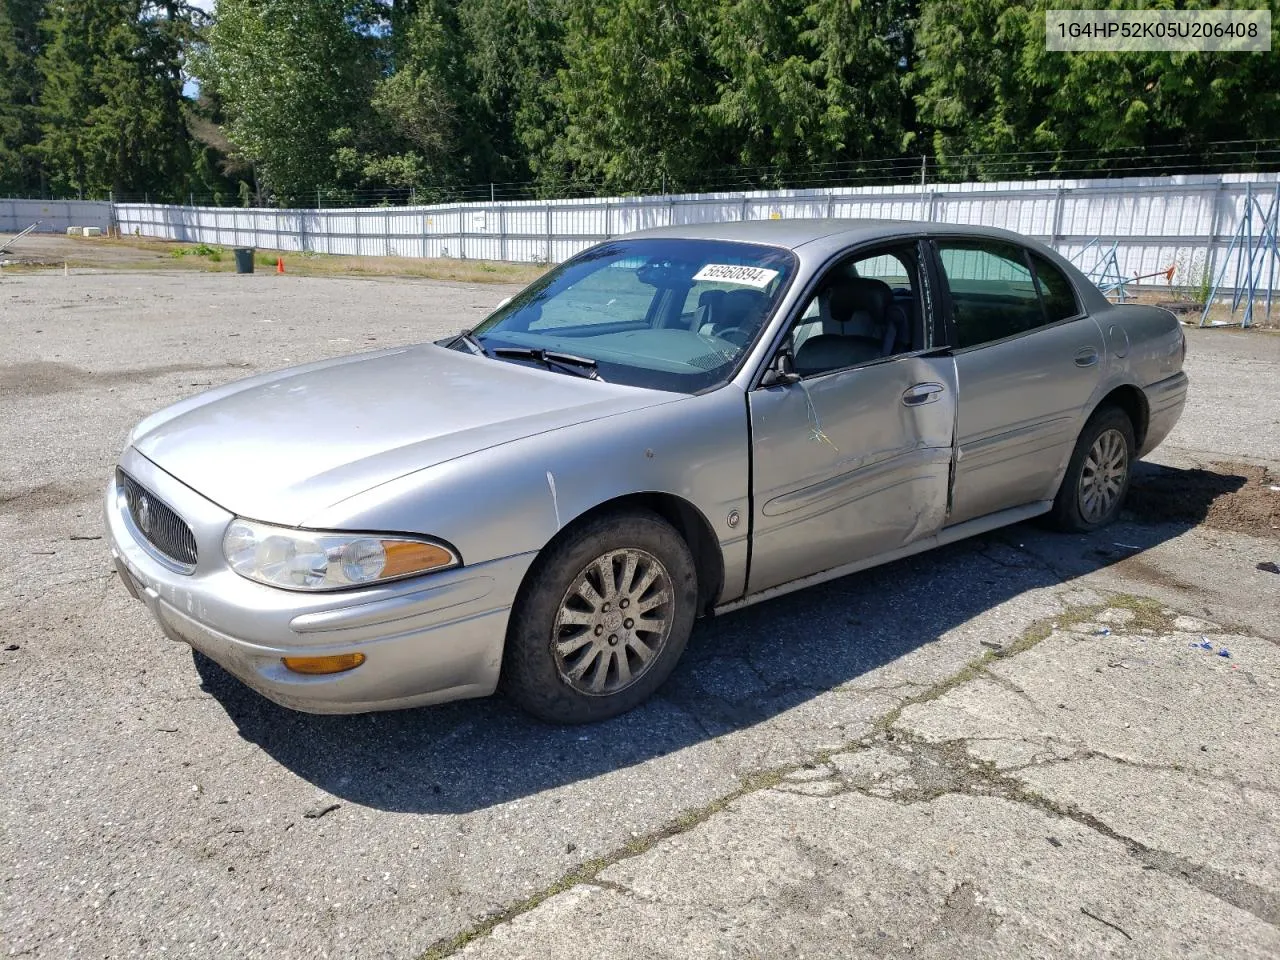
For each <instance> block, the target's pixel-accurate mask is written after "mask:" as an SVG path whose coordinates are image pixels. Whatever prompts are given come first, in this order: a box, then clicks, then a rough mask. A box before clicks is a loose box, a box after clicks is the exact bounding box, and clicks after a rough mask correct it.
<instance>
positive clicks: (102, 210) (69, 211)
mask: <svg viewBox="0 0 1280 960" xmlns="http://www.w3.org/2000/svg"><path fill="white" fill-rule="evenodd" d="M37 221H39V223H40V225H39V226H38V227H36V232H37V233H66V232H67V227H97V228H99V229H100V230H101V231H102V232H103V233H106V232H107V231H108V230H109V229H110V227H111V204H110V203H107V202H98V201H96V200H0V239H8V237H10V236H12V235H13V234H15V233H19V232H20V231H22V230H25V229H27V227H29V226H31V225H32V224H33V223H35V222H37Z"/></svg>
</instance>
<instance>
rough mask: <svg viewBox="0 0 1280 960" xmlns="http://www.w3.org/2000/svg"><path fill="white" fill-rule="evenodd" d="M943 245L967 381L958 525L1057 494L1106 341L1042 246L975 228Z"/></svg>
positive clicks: (951, 329) (960, 370) (955, 506)
mask: <svg viewBox="0 0 1280 960" xmlns="http://www.w3.org/2000/svg"><path fill="white" fill-rule="evenodd" d="M936 252H937V256H938V262H939V267H940V270H939V273H940V275H941V277H942V280H943V283H944V287H945V301H946V307H947V312H948V324H947V329H948V337H949V341H950V343H951V344H952V345H953V347H954V349H955V362H956V371H957V376H958V379H959V384H960V404H959V416H958V419H957V422H956V435H957V443H956V466H955V486H954V490H953V493H952V508H951V514H950V517H949V518H948V524H954V523H962V522H963V521H965V520H971V519H974V518H976V517H980V516H983V515H985V514H988V513H993V512H995V511H997V510H1003V509H1007V508H1010V507H1017V506H1021V505H1023V504H1027V503H1031V502H1033V501H1037V500H1047V499H1051V498H1052V497H1053V496H1054V494H1055V493H1056V491H1055V489H1054V486H1055V484H1056V482H1057V478H1058V477H1059V476H1060V475H1061V473H1062V470H1063V468H1064V467H1065V466H1066V463H1067V460H1068V458H1069V457H1070V456H1071V450H1072V448H1073V446H1074V445H1075V441H1076V436H1077V434H1078V432H1079V429H1080V423H1081V420H1082V418H1083V415H1084V413H1085V407H1086V405H1087V404H1088V402H1089V400H1090V398H1091V397H1092V396H1093V393H1094V388H1095V387H1096V386H1097V384H1098V380H1099V377H1100V376H1101V370H1102V367H1103V366H1104V364H1103V360H1104V353H1105V343H1104V339H1103V336H1102V331H1101V330H1100V329H1099V327H1098V325H1097V323H1095V322H1094V321H1093V319H1092V318H1090V317H1088V316H1086V315H1084V314H1083V312H1082V311H1081V308H1080V305H1079V301H1078V298H1077V297H1076V296H1075V293H1074V291H1073V290H1072V288H1071V285H1070V283H1069V281H1068V280H1067V279H1066V277H1065V276H1064V275H1063V273H1062V272H1061V271H1060V270H1058V268H1057V267H1055V266H1054V265H1053V264H1052V263H1051V262H1049V260H1048V259H1047V258H1045V257H1044V256H1042V255H1041V254H1039V253H1036V252H1033V251H1031V250H1029V249H1027V248H1025V247H1022V246H1021V245H1018V244H1014V243H1009V242H1007V241H1003V240H985V239H975V238H973V237H961V238H945V237H943V238H938V239H937V241H936Z"/></svg>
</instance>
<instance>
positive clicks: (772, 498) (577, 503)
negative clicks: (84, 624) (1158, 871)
mask: <svg viewBox="0 0 1280 960" xmlns="http://www.w3.org/2000/svg"><path fill="white" fill-rule="evenodd" d="M1185 350H1186V346H1185V341H1184V338H1183V335H1182V331H1181V327H1180V326H1179V325H1178V323H1177V322H1176V320H1175V319H1174V318H1173V316H1172V315H1171V314H1169V313H1168V312H1166V311H1164V310H1160V309H1156V308H1152V307H1145V306H1135V305H1125V306H1117V305H1113V304H1111V303H1109V302H1108V301H1107V300H1106V299H1105V298H1104V297H1103V296H1102V295H1101V294H1100V293H1099V292H1098V290H1097V289H1096V288H1095V287H1094V286H1093V285H1092V284H1090V283H1089V281H1088V280H1087V279H1085V278H1084V277H1083V276H1082V275H1081V274H1080V273H1079V272H1078V271H1077V270H1076V269H1074V268H1073V267H1072V266H1071V265H1070V264H1069V263H1067V262H1066V261H1064V260H1063V259H1062V258H1061V257H1060V256H1058V255H1057V254H1056V253H1054V252H1053V251H1052V250H1050V249H1048V248H1047V247H1045V246H1043V245H1041V244H1039V243H1036V242H1033V241H1030V240H1027V239H1024V238H1021V237H1019V236H1017V235H1015V234H1011V233H1008V232H1005V231H1001V230H994V229H986V228H973V227H958V226H949V225H942V224H924V223H901V222H877V221H831V220H813V221H767V222H759V223H726V224H707V225H702V226H697V227H682V228H670V229H661V230H654V231H649V232H646V233H641V234H636V235H633V236H630V237H626V238H622V239H618V240H610V241H608V242H605V243H602V244H599V245H597V246H595V247H593V248H592V249H590V250H587V251H586V252H584V253H582V254H580V255H578V256H576V257H574V258H573V259H572V260H569V261H568V262H566V263H564V264H562V265H561V266H559V267H557V268H555V269H554V270H551V271H550V272H548V273H547V274H546V275H545V276H543V277H542V278H541V279H539V280H537V281H536V282H534V283H533V284H532V285H531V286H529V287H528V288H527V289H526V290H524V291H523V292H522V293H520V294H519V295H518V296H516V297H515V298H513V299H512V300H511V301H509V302H507V303H505V304H504V305H503V306H501V307H500V308H499V309H498V310H497V311H496V312H494V313H493V314H492V315H491V316H490V317H488V318H487V319H486V320H485V321H484V322H483V323H481V324H480V325H479V326H477V327H476V328H474V329H473V330H470V331H468V332H465V333H462V334H459V335H457V336H455V337H452V338H450V339H448V340H445V341H442V342H440V343H436V344H424V345H420V346H414V347H405V348H398V349H393V350H383V351H379V352H374V353H364V354H359V355H357V356H352V357H346V358H343V359H338V360H328V361H324V362H321V363H313V364H309V365H307V366H301V367H295V368H292V369H289V370H284V371H280V372H277V373H271V374H267V375H265V376H258V377H253V378H250V379H248V380H243V381H240V382H238V383H234V384H230V385H228V386H224V387H221V388H218V389H215V390H211V391H209V392H207V393H204V394H201V395H199V396H195V397H192V398H190V399H187V400H184V401H182V402H181V403H178V404H175V405H174V406H171V407H169V408H167V409H165V410H162V411H160V412H159V413H156V414H154V415H153V416H151V417H149V418H147V419H146V420H144V421H143V422H142V423H140V424H138V426H137V427H136V428H135V429H134V430H133V432H132V433H131V435H130V436H129V439H128V444H127V445H126V447H125V450H124V453H123V454H122V456H121V458H120V462H119V465H118V467H117V469H116V471H115V475H114V476H113V477H112V479H111V482H110V485H109V487H108V490H107V504H106V506H107V510H106V516H107V531H108V534H109V538H110V543H111V548H112V553H113V554H114V556H115V558H116V563H117V565H118V569H119V572H120V575H121V579H122V581H123V582H124V584H125V585H126V587H127V588H128V589H129V590H130V592H131V593H133V594H134V596H136V597H138V598H139V599H141V600H142V601H143V602H145V603H146V605H147V606H148V607H149V608H150V610H151V612H152V614H153V615H154V616H155V619H156V620H157V622H158V623H159V625H160V627H161V629H162V630H163V631H164V633H165V634H167V635H168V636H169V637H170V638H172V639H174V640H178V641H182V642H184V643H187V644H190V645H191V646H192V647H194V648H195V649H197V650H199V651H202V652H203V653H205V654H206V655H208V656H209V657H211V658H212V659H213V660H215V661H217V662H218V663H219V664H221V665H222V666H223V667H225V668H226V669H227V670H228V671H230V672H231V673H232V674H234V675H235V676H237V677H239V678H240V679H241V680H243V681H244V682H245V683H246V684H248V685H249V686H251V687H253V688H254V689H256V690H258V691H260V692H261V693H262V694H264V695H265V696H267V697H269V698H271V699H272V700H275V701H277V702H278V703H281V704H284V705H286V706H289V707H293V708H296V709H299V710H306V711H312V712H322V713H338V712H358V711H367V710H383V709H391V708H398V707H410V706H417V705H421V704H429V703H437V702H440V701H445V700H452V699H457V698H461V697H478V696H485V695H488V694H490V693H492V692H494V690H495V689H497V688H498V687H499V686H502V687H503V688H504V689H505V691H506V692H507V694H508V695H509V696H510V697H511V698H512V699H514V700H515V701H516V702H517V703H519V704H520V705H522V706H523V707H525V708H526V709H528V710H529V711H531V712H532V713H533V714H535V715H537V716H539V717H541V718H544V719H547V720H552V721H558V722H584V721H592V720H599V719H602V718H605V717H609V716H612V715H615V714H618V713H620V712H622V711H625V710H628V709H630V708H632V707H634V706H635V705H637V704H639V703H640V702H641V701H643V700H644V699H645V698H646V697H648V696H649V695H650V694H652V693H653V692H654V690H655V689H657V688H658V686H659V685H661V684H662V682H663V681H664V680H665V679H666V678H667V676H668V675H669V674H670V673H671V671H672V669H673V668H674V667H675V665H676V662H677V661H678V660H679V659H680V655H681V653H682V652H683V650H684V647H685V643H686V641H687V640H688V638H689V634H690V631H691V630H692V628H693V624H694V621H695V620H696V619H697V618H698V617H700V616H706V615H714V614H716V613H721V612H724V611H727V610H731V609H734V608H737V607H742V606H744V605H746V604H750V603H755V602H757V601H759V600H764V599H767V598H769V597H773V596H777V595H779V594H782V593H786V592H788V591H791V590H796V589H799V588H802V587H805V586H808V585H811V584H815V583H819V582H822V581H824V580H830V579H832V578H834V577H841V576H845V575H848V574H850V573H854V572H856V571H858V570H862V569H864V568H866V567H870V566H873V565H875V564H880V563H885V562H887V561H891V560H895V559H898V558H900V557H905V556H908V555H909V554H913V553H918V552H920V551H922V550H927V549H929V548H930V547H933V546H937V545H939V544H944V543H950V542H953V541H955V540H959V539H961V538H963V537H969V536H973V535H974V534H979V533H982V532H984V531H988V530H991V529H993V528H996V527H1000V526H1003V525H1005V524H1010V523H1016V522H1018V521H1021V520H1026V519H1028V518H1030V517H1034V516H1037V515H1040V514H1046V515H1048V518H1049V519H1050V520H1051V521H1052V522H1053V523H1054V524H1055V525H1056V526H1058V527H1060V528H1063V529H1066V530H1071V531H1089V530H1093V529H1095V528H1098V527H1101V526H1103V525H1104V524H1106V523H1108V522H1110V521H1111V520H1112V519H1114V518H1115V516H1116V514H1117V512H1118V511H1119V510H1120V506H1121V503H1122V502H1123V500H1124V496H1125V492H1126V490H1127V488H1128V484H1129V477H1130V470H1131V467H1132V464H1133V462H1134V460H1135V459H1136V458H1138V457H1141V456H1142V455H1143V454H1145V453H1146V452H1147V451H1149V450H1151V449H1152V448H1153V447H1155V446H1156V444H1158V443H1159V442H1160V441H1161V440H1163V439H1164V437H1165V436H1166V435H1167V434H1168V432H1169V430H1170V429H1171V428H1172V427H1173V425H1174V423H1175V421H1176V420H1177V419H1178V416H1179V414H1180V413H1181V411H1182V407H1183V403H1184V400H1185V397H1186V391H1187V378H1186V376H1185V375H1184V374H1183V372H1182V365H1183V358H1184V355H1185Z"/></svg>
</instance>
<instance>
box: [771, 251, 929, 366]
mask: <svg viewBox="0 0 1280 960" xmlns="http://www.w3.org/2000/svg"><path fill="white" fill-rule="evenodd" d="M920 277H921V271H920V258H919V248H918V246H917V245H916V244H915V243H914V242H910V243H899V244H894V245H893V246H888V247H878V248H875V249H872V250H867V251H862V252H859V253H857V254H854V255H852V256H851V257H849V258H848V259H847V260H844V261H843V262H841V263H838V264H836V265H835V266H834V267H832V268H831V269H830V270H829V271H828V272H827V273H826V274H825V275H824V276H823V277H822V280H821V282H819V284H818V286H817V288H816V289H815V290H814V293H813V295H812V297H810V299H809V301H808V302H807V303H806V304H805V306H804V308H803V309H802V310H801V312H800V319H799V320H797V321H796V322H795V325H794V326H793V327H792V329H791V332H790V339H789V343H788V347H789V349H790V352H791V357H792V362H793V364H794V366H795V371H796V373H798V374H800V376H802V377H814V376H821V375H822V374H824V373H829V372H831V371H833V370H842V369H845V368H847V367H854V366H858V365H859V364H863V363H871V362H874V361H877V360H883V359H885V358H886V357H892V356H896V355H898V354H900V353H908V352H910V351H912V350H918V349H921V348H922V347H923V328H922V325H921V318H922V317H923V315H924V311H923V299H922V297H921V292H922V283H921V279H920Z"/></svg>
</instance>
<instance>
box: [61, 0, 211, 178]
mask: <svg viewBox="0 0 1280 960" xmlns="http://www.w3.org/2000/svg"><path fill="white" fill-rule="evenodd" d="M182 9H183V5H182V4H178V3H171V4H159V5H155V4H149V3H142V2H140V0H52V2H51V3H50V4H49V7H48V12H47V15H46V17H45V20H44V22H43V24H42V30H43V33H44V35H45V44H44V49H43V51H42V53H41V56H40V61H39V69H40V74H41V77H42V81H43V89H42V93H41V98H40V118H41V124H40V127H41V133H42V137H41V141H40V144H39V154H40V157H41V159H42V161H43V164H44V169H45V172H46V174H47V176H48V178H49V180H50V182H51V183H52V184H53V185H54V186H55V187H58V188H61V189H62V190H63V191H66V192H73V193H76V194H78V195H81V196H103V195H106V194H107V193H108V192H112V193H114V194H115V195H116V196H120V197H137V196H142V195H149V196H153V197H158V198H170V199H177V198H178V197H181V196H182V195H183V193H184V192H185V187H186V177H187V173H188V170H189V165H190V154H189V148H188V138H187V133H186V126H185V122H184V120H183V114H182V103H183V99H182V66H181V56H182V49H181V37H182V31H181V30H179V29H177V28H176V25H175V24H174V23H173V22H172V20H171V19H170V18H171V17H174V16H178V15H180V13H181V10H182Z"/></svg>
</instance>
